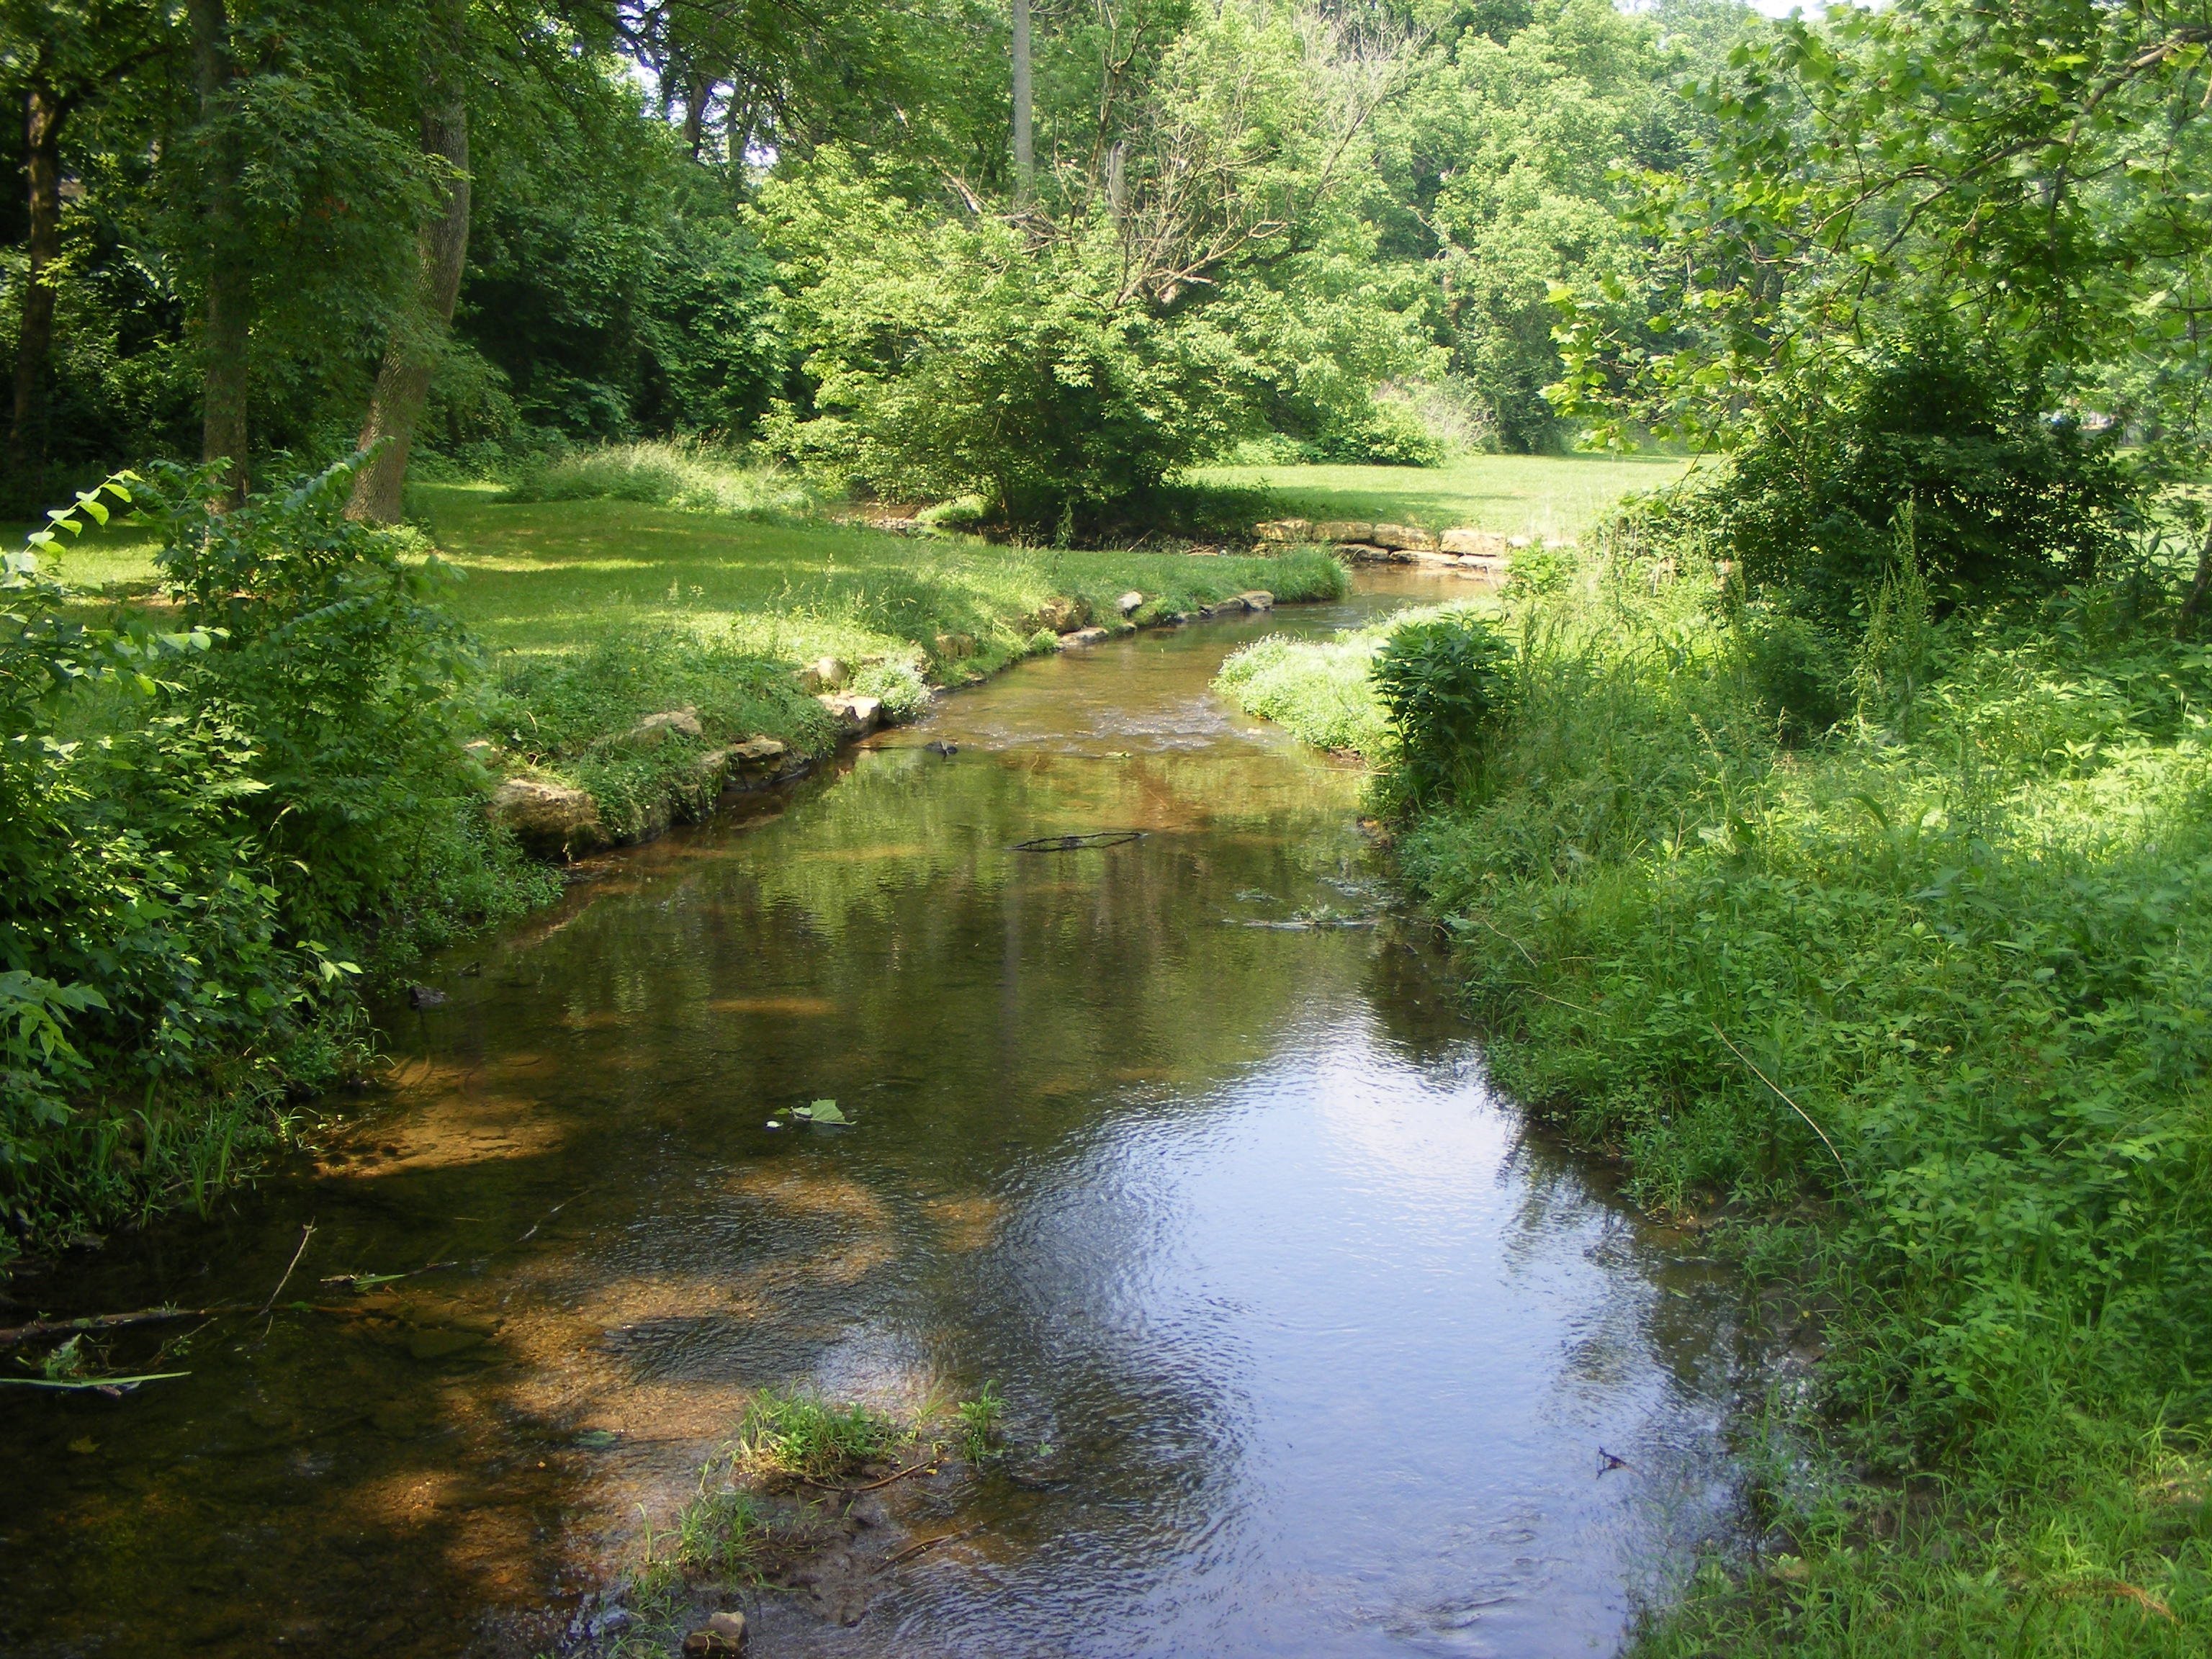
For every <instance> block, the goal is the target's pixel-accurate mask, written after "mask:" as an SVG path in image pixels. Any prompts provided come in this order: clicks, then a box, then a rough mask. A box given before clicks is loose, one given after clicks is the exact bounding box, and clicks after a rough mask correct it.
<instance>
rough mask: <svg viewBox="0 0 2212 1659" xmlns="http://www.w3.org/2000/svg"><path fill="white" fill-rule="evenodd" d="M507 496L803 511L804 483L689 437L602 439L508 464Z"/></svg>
mask: <svg viewBox="0 0 2212 1659" xmlns="http://www.w3.org/2000/svg"><path fill="white" fill-rule="evenodd" d="M507 500H509V501H639V502H643V503H645V504H647V505H649V506H653V507H680V508H683V509H684V510H686V511H690V512H695V513H729V514H732V515H733V516H737V517H763V518H764V517H771V516H774V515H776V514H779V513H803V512H805V510H806V509H807V508H808V507H811V506H812V505H813V504H814V497H813V495H812V493H811V491H810V490H809V489H807V488H806V485H805V483H804V482H803V481H802V480H800V479H799V478H798V477H795V476H794V475H793V474H792V473H791V472H789V471H787V470H785V469H782V468H779V467H762V466H753V465H746V464H745V463H744V460H742V459H740V458H738V457H735V456H732V455H728V454H725V453H721V452H720V451H718V450H716V449H714V448H713V447H709V446H708V445H706V444H703V443H701V442H699V441H696V440H694V439H676V440H662V441H649V442H644V443H631V444H605V445H600V446H598V447H592V448H588V449H572V450H567V451H563V452H562V453H557V454H552V455H540V456H534V457H532V458H531V459H528V460H526V462H524V463H523V464H522V465H520V466H519V467H518V468H517V469H516V470H515V473H514V477H513V482H512V483H510V484H509V485H508V487H507Z"/></svg>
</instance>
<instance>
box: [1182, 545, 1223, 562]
mask: <svg viewBox="0 0 2212 1659" xmlns="http://www.w3.org/2000/svg"><path fill="white" fill-rule="evenodd" d="M1188 551H1189V554H1190V556H1191V557H1192V558H1194V559H1218V558H1219V557H1220V556H1221V544H1220V543H1219V542H1193V543H1192V544H1190V547H1189V549H1188Z"/></svg>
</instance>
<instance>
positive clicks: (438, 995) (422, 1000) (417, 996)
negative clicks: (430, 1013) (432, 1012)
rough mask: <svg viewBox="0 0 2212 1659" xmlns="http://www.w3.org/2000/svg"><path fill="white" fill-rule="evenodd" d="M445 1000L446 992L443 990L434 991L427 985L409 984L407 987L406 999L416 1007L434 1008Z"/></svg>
mask: <svg viewBox="0 0 2212 1659" xmlns="http://www.w3.org/2000/svg"><path fill="white" fill-rule="evenodd" d="M407 1000H408V1001H410V1002H411V1003H413V1004H414V1005H415V1006H416V1007H417V1008H435V1007H436V1006H438V1005H439V1004H440V1003H441V1002H443V1001H444V1000H446V994H445V993H444V992H443V991H434V990H432V989H431V988H430V987H428V986H427V985H410V986H409V987H407Z"/></svg>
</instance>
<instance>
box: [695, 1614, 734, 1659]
mask: <svg viewBox="0 0 2212 1659" xmlns="http://www.w3.org/2000/svg"><path fill="white" fill-rule="evenodd" d="M744 1650H745V1616H744V1614H743V1613H716V1614H715V1615H714V1617H713V1618H711V1619H709V1620H708V1621H707V1622H706V1623H705V1624H703V1625H702V1626H700V1627H699V1628H698V1629H697V1630H695V1631H693V1632H690V1634H689V1635H687V1636H686V1637H685V1638H684V1659H743V1656H744Z"/></svg>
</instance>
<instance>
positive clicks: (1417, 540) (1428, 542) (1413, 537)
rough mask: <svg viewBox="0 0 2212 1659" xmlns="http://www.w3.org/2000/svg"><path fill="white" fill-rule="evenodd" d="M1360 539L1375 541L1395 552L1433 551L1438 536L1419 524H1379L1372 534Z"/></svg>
mask: <svg viewBox="0 0 2212 1659" xmlns="http://www.w3.org/2000/svg"><path fill="white" fill-rule="evenodd" d="M1360 539H1362V540H1364V541H1370V542H1373V543H1374V544H1376V546H1377V547H1387V548H1389V549H1390V550H1392V551H1393V552H1406V553H1433V552H1435V551H1436V550H1437V538H1435V537H1434V536H1432V535H1431V534H1430V533H1429V532H1427V531H1425V530H1424V529H1422V528H1421V527H1420V526H1419V525H1412V524H1378V525H1376V526H1375V531H1374V533H1373V534H1372V535H1370V536H1366V537H1363V538H1360Z"/></svg>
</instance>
